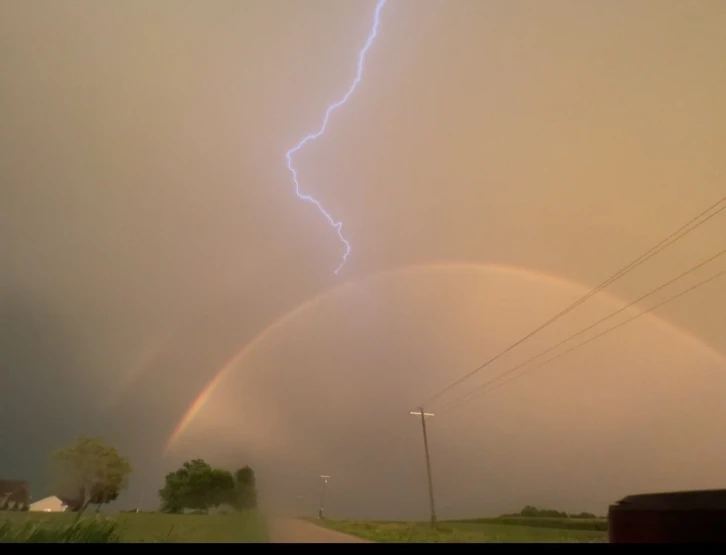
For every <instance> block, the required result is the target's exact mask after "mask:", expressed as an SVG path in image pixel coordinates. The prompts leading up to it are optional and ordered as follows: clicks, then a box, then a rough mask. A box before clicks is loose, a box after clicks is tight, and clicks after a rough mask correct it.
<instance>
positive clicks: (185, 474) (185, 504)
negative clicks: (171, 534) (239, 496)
mask: <svg viewBox="0 0 726 555" xmlns="http://www.w3.org/2000/svg"><path fill="white" fill-rule="evenodd" d="M234 489H235V481H234V478H233V477H232V474H231V473H230V472H228V471H227V470H223V469H220V468H212V467H211V466H210V465H209V464H207V463H206V462H205V461H204V460H202V459H195V460H192V461H187V462H185V463H184V464H183V465H182V466H181V468H179V469H178V470H176V471H175V472H170V473H169V474H167V475H166V478H165V481H164V487H163V488H162V489H161V490H159V497H161V500H162V511H164V512H168V513H180V512H182V511H184V509H192V510H199V511H208V510H209V509H211V508H213V507H218V506H219V505H222V504H223V503H226V502H228V500H229V499H230V497H232V492H233V491H234Z"/></svg>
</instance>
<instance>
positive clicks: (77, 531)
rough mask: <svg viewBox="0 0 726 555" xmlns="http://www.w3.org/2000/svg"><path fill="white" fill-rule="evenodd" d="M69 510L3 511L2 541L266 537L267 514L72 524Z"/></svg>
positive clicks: (136, 517)
mask: <svg viewBox="0 0 726 555" xmlns="http://www.w3.org/2000/svg"><path fill="white" fill-rule="evenodd" d="M74 519H75V515H73V514H67V513H29V512H25V513H12V512H3V513H0V543H4V542H13V541H21V542H57V541H60V542H71V543H76V542H93V543H115V542H122V543H126V542H132V543H142V542H152V543H177V542H179V543H199V542H236V543H238V542H258V543H266V542H267V541H268V539H267V532H266V526H265V522H264V519H263V517H262V516H261V515H260V514H258V513H256V512H250V513H244V514H233V515H167V514H161V513H139V514H135V513H121V514H116V515H100V516H98V517H96V516H95V515H94V514H90V515H89V516H84V517H83V518H82V519H81V520H80V522H79V523H78V525H77V526H75V527H74V526H73V522H74Z"/></svg>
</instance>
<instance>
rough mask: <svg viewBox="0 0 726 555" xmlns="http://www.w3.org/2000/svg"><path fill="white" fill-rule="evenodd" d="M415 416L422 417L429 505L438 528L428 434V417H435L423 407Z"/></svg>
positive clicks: (433, 520)
mask: <svg viewBox="0 0 726 555" xmlns="http://www.w3.org/2000/svg"><path fill="white" fill-rule="evenodd" d="M411 414H413V415H415V416H419V415H420V416H421V429H422V431H423V441H424V452H425V453H426V474H427V476H428V480H429V503H430V505H431V527H432V528H435V527H436V505H435V503H434V481H433V478H432V477H431V457H430V455H429V438H428V435H427V434H426V417H427V416H434V413H432V412H424V410H423V407H421V408H420V409H419V410H418V411H411Z"/></svg>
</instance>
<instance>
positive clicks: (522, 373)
mask: <svg viewBox="0 0 726 555" xmlns="http://www.w3.org/2000/svg"><path fill="white" fill-rule="evenodd" d="M724 274H726V270H723V271H721V272H718V273H717V274H715V275H712V276H711V277H709V278H707V279H705V280H703V281H700V282H698V283H697V284H695V285H692V286H691V287H689V288H688V289H686V290H684V291H681V292H680V293H677V294H675V295H673V296H671V297H668V298H667V299H665V300H664V301H661V302H660V303H658V304H656V305H655V306H652V307H651V308H648V309H647V310H644V311H643V312H640V313H638V314H636V315H635V316H633V317H631V318H628V319H627V320H624V321H623V322H620V323H619V324H617V325H615V326H612V327H611V328H608V329H606V330H604V331H602V332H600V333H599V334H597V335H594V336H593V337H591V338H589V339H587V340H586V341H583V342H582V343H578V344H577V345H575V346H573V347H570V348H569V349H567V350H565V351H562V352H561V353H558V354H556V355H555V356H553V357H551V358H548V359H547V360H545V361H544V362H542V363H540V364H538V365H537V366H533V367H531V368H529V369H528V370H525V371H524V372H521V373H519V374H516V375H515V376H513V377H511V378H509V379H508V380H505V381H503V382H500V383H499V384H496V385H494V386H493V387H491V388H490V389H485V390H484V391H480V393H479V395H477V396H474V397H470V398H469V399H467V400H465V401H463V402H461V403H458V404H456V405H448V406H447V407H445V408H442V409H441V410H440V411H439V414H443V415H446V414H450V413H451V412H452V411H453V410H455V409H457V408H460V407H462V406H463V405H465V404H466V403H468V402H470V401H472V400H473V399H476V398H477V397H479V396H481V395H484V394H486V393H489V392H491V391H494V390H495V389H498V388H500V387H503V386H504V385H506V384H508V383H511V382H513V381H514V380H516V379H519V378H521V377H522V376H524V375H527V374H528V373H529V372H531V371H533V370H536V369H538V368H541V367H542V366H545V365H546V364H549V363H550V362H552V361H553V360H555V359H558V358H560V357H562V356H564V355H566V354H568V353H571V352H572V351H574V350H576V349H579V348H580V347H584V346H585V345H587V344H589V343H591V342H593V341H595V340H596V339H599V338H600V337H603V336H604V335H607V334H608V333H610V332H613V331H615V330H616V329H619V328H621V327H623V326H624V325H626V324H629V323H630V322H632V321H634V320H637V319H638V318H640V317H641V316H645V315H646V314H649V313H650V312H653V311H654V310H656V309H658V308H660V307H662V306H663V305H665V304H668V303H670V302H672V301H675V300H676V299H678V298H680V297H682V296H683V295H686V294H687V293H690V292H691V291H694V290H695V289H698V288H699V287H702V286H704V285H706V284H707V283H710V282H712V281H713V280H715V279H717V278H719V277H721V276H723V275H724ZM492 381H493V380H492ZM482 387H483V386H482ZM447 409H448V410H447Z"/></svg>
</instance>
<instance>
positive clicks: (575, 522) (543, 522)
mask: <svg viewBox="0 0 726 555" xmlns="http://www.w3.org/2000/svg"><path fill="white" fill-rule="evenodd" d="M458 522H460V523H462V524H508V525H510V526H530V527H534V528H556V529H559V530H592V531H597V532H607V529H608V521H607V519H605V518H558V517H528V516H500V517H497V518H477V519H472V520H460V521H458Z"/></svg>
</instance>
